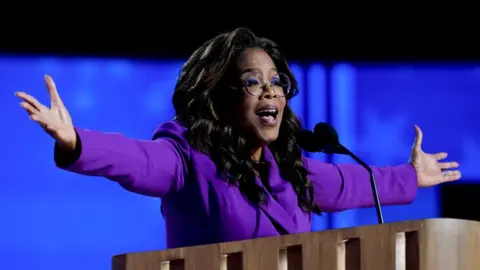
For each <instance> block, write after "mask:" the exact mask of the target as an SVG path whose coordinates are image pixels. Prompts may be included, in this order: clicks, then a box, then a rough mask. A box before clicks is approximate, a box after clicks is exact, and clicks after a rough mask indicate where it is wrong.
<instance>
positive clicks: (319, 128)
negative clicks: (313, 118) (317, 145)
mask: <svg viewBox="0 0 480 270" xmlns="http://www.w3.org/2000/svg"><path fill="white" fill-rule="evenodd" d="M313 130H314V132H315V137H316V138H317V140H319V141H321V142H323V144H325V145H332V146H333V145H335V146H336V145H338V144H339V143H340V139H339V138H338V133H337V131H336V130H335V128H334V127H332V126H331V125H330V124H327V123H318V124H316V125H315V128H314V129H313Z"/></svg>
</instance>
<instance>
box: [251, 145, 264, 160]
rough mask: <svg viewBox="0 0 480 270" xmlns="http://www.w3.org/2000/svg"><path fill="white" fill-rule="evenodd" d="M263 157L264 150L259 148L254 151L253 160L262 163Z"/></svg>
mask: <svg viewBox="0 0 480 270" xmlns="http://www.w3.org/2000/svg"><path fill="white" fill-rule="evenodd" d="M261 157H262V148H261V147H260V148H258V149H255V150H253V151H252V158H253V160H255V161H260V158H261Z"/></svg>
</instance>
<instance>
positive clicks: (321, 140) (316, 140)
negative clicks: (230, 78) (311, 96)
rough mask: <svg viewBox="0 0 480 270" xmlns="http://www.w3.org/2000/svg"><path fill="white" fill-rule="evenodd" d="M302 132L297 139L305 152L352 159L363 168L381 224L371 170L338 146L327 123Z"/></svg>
mask: <svg viewBox="0 0 480 270" xmlns="http://www.w3.org/2000/svg"><path fill="white" fill-rule="evenodd" d="M313 130H314V132H312V131H310V130H302V131H301V132H300V134H299V136H298V137H297V141H298V145H299V146H300V148H302V149H303V150H305V151H307V152H324V153H326V154H341V155H347V156H350V157H351V158H353V159H354V160H355V161H356V162H357V163H358V164H360V165H361V166H362V167H364V168H365V169H366V170H367V171H368V173H369V175H370V186H371V188H372V193H373V200H374V202H375V210H376V212H377V218H378V223H379V224H383V223H384V222H383V215H382V208H381V205H380V200H379V199H378V192H377V184H376V181H375V175H374V174H373V171H372V168H370V166H368V165H367V164H366V163H365V162H364V161H363V160H361V159H360V158H359V157H357V156H356V155H355V154H353V153H352V152H351V151H350V150H348V149H347V148H346V147H345V146H343V145H342V144H340V139H339V137H338V133H337V131H336V130H335V128H334V127H332V126H331V125H329V124H327V123H318V124H317V125H315V128H314V129H313Z"/></svg>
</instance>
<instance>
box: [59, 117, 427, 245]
mask: <svg viewBox="0 0 480 270" xmlns="http://www.w3.org/2000/svg"><path fill="white" fill-rule="evenodd" d="M76 131H77V133H78V137H79V142H80V143H79V146H80V149H81V152H80V153H79V157H78V158H77V159H75V160H74V161H73V162H70V163H69V164H63V165H60V164H59V163H58V162H57V165H58V166H59V167H61V168H63V169H66V170H69V171H72V172H75V173H79V174H83V175H92V176H103V177H106V178H108V179H110V180H113V181H116V182H118V183H119V184H120V185H121V186H122V187H124V188H125V189H127V190H129V191H132V192H135V193H139V194H144V195H147V196H154V197H160V198H162V207H163V214H164V217H165V222H166V230H167V247H168V248H174V247H183V246H192V245H200V244H209V243H218V242H227V241H235V240H244V239H251V238H256V237H267V236H277V235H280V234H283V233H288V234H294V233H303V232H309V231H310V227H311V220H312V216H311V214H310V213H305V212H303V211H302V210H301V209H300V208H299V207H298V204H297V196H296V194H295V192H294V190H293V188H292V186H291V185H290V183H289V182H287V181H285V180H284V179H282V178H281V176H280V173H279V168H278V167H277V164H276V162H275V160H274V158H273V156H272V153H271V152H270V151H269V149H268V148H267V147H265V149H264V152H265V154H264V158H265V161H267V162H269V163H270V164H271V165H270V166H271V167H270V173H269V175H270V178H269V183H270V186H271V190H272V191H271V193H269V194H268V198H267V199H268V203H266V204H263V205H260V206H256V205H253V204H251V203H249V202H248V201H247V200H246V199H245V197H244V196H243V195H242V194H241V192H240V191H239V190H238V188H237V187H234V186H229V185H228V184H227V183H226V181H224V179H222V176H221V174H219V173H218V172H217V170H216V167H215V165H214V163H213V162H212V161H211V159H210V158H209V157H208V156H206V155H205V154H203V153H200V152H198V151H196V150H194V149H192V148H191V147H190V145H189V144H188V142H187V141H186V139H185V136H184V135H185V131H186V128H185V127H183V126H182V125H180V124H179V123H178V122H176V121H170V122H166V123H164V124H163V125H161V126H160V127H159V128H158V129H157V131H156V133H155V134H156V135H155V137H156V138H157V139H156V140H154V141H144V140H135V139H130V138H127V137H125V136H123V135H120V134H115V133H101V132H96V131H89V130H85V129H80V128H77V129H76ZM58 152H59V150H58V149H56V155H59V154H58ZM304 161H305V162H304V163H305V166H306V167H307V169H308V170H309V171H310V172H311V175H310V180H311V182H312V183H313V186H314V190H315V193H314V194H315V203H316V204H317V205H318V206H319V207H320V209H321V210H322V211H324V212H333V211H342V210H346V209H352V208H360V207H370V206H373V205H374V203H373V199H372V192H371V189H370V182H369V175H368V173H367V172H366V170H365V169H364V168H362V167H360V166H357V165H350V164H345V165H334V164H329V163H324V162H320V161H317V160H313V159H309V158H304ZM373 170H374V173H375V177H376V180H377V184H378V193H379V197H380V201H381V203H382V204H384V205H391V204H407V203H410V202H412V201H413V199H414V198H415V195H416V191H417V178H416V173H415V170H414V168H413V167H412V166H411V165H410V164H404V165H400V166H394V167H393V166H392V167H384V168H373ZM257 183H258V184H259V185H261V186H263V184H262V182H261V181H260V180H259V179H257ZM275 195H276V196H275ZM274 197H275V198H274Z"/></svg>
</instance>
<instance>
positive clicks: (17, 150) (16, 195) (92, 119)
mask: <svg viewBox="0 0 480 270" xmlns="http://www.w3.org/2000/svg"><path fill="white" fill-rule="evenodd" d="M181 64H182V61H178V62H148V61H133V60H127V59H92V58H90V59H89V58H51V57H36V58H32V57H14V58H13V57H0V86H1V91H0V98H1V99H0V100H1V105H2V106H1V107H0V112H1V113H2V115H4V117H3V118H2V122H3V124H2V127H5V129H4V132H2V133H1V134H0V139H1V141H2V151H3V152H4V153H6V155H5V156H4V161H3V162H2V165H1V166H2V168H1V171H2V172H3V177H2V183H1V185H0V186H1V188H0V200H1V204H0V217H1V222H0V269H19V270H24V269H25V270H27V269H28V270H31V269H36V270H42V269H48V270H56V269H69V270H77V269H78V270H80V269H81V270H84V269H89V270H96V269H98V270H100V269H109V268H110V258H111V256H113V255H115V254H118V253H125V252H133V251H146V250H156V249H162V248H164V247H165V230H164V224H163V219H162V217H161V215H160V208H159V206H160V200H159V199H155V198H149V197H143V196H140V195H135V194H132V193H128V192H127V191H124V190H123V189H122V188H121V187H120V186H118V185H117V184H115V183H113V182H110V181H108V180H105V179H102V178H93V177H85V176H79V175H75V174H72V173H68V172H63V171H60V170H58V169H56V168H55V166H54V164H53V160H52V153H53V141H52V140H51V139H50V138H49V137H48V136H47V135H45V134H44V133H43V131H42V130H41V129H40V128H39V127H38V126H37V125H35V124H34V123H32V122H31V121H29V120H28V117H27V116H26V113H25V112H24V111H23V110H22V109H21V108H20V107H19V105H18V100H17V99H16V98H15V97H14V95H13V93H14V91H16V90H24V91H27V92H29V93H31V94H33V95H34V96H36V97H38V98H39V99H40V100H41V101H42V102H45V103H48V102H49V100H48V95H47V92H46V90H45V88H44V85H43V75H44V74H45V73H48V74H51V75H52V76H53V77H54V78H55V80H56V82H57V86H58V88H59V90H60V94H61V95H62V97H63V99H64V101H65V103H66V105H67V106H68V108H69V110H70V112H71V114H72V116H73V119H74V122H75V124H76V125H78V126H80V127H85V128H89V129H97V130H101V131H108V132H120V133H123V134H125V135H127V136H131V137H136V138H141V139H149V138H150V137H151V134H152V131H153V130H154V128H155V127H156V126H157V125H159V124H160V123H161V122H163V121H165V120H169V119H171V118H172V115H173V110H172V106H171V94H172V91H173V87H174V83H175V80H176V78H177V75H178V70H179V68H180V66H181ZM292 69H293V70H294V73H295V75H296V76H297V78H298V81H299V84H300V88H301V94H300V96H299V97H297V98H296V99H294V100H293V101H292V106H293V107H294V110H295V111H296V112H297V113H298V115H299V116H300V118H301V119H302V121H303V123H304V125H305V126H306V127H309V128H313V126H314V125H315V123H317V122H320V121H326V120H327V119H330V120H331V123H332V124H333V125H335V127H337V129H338V130H339V132H340V135H341V139H342V141H343V142H344V144H345V145H346V146H348V147H350V148H351V149H352V150H354V151H356V152H357V153H358V154H359V155H360V156H361V157H362V158H364V159H365V160H366V161H368V163H370V164H375V165H387V164H397V163H401V162H405V161H407V160H408V155H409V151H410V148H411V144H412V142H413V139H414V129H413V125H414V124H419V125H420V126H421V127H422V128H423V131H424V135H425V136H424V145H425V150H427V151H441V150H445V151H448V152H449V153H450V157H451V158H452V159H456V160H459V161H460V162H461V164H462V168H463V173H464V176H465V179H467V180H464V181H468V179H475V178H477V179H479V178H480V170H479V169H478V168H479V167H478V166H476V164H475V160H478V159H479V158H480V144H479V139H478V138H480V125H478V124H477V122H478V121H476V119H475V117H478V115H480V108H479V107H478V105H477V101H478V100H479V99H480V92H478V89H480V71H479V70H480V69H478V68H476V67H474V66H451V65H443V66H434V65H431V66H425V65H410V66H395V65H369V66H367V65H351V64H348V63H340V64H338V65H335V66H334V67H333V69H332V70H331V71H329V72H327V71H326V69H325V68H324V67H323V66H322V65H321V64H317V63H312V64H308V65H299V64H295V63H293V64H292ZM327 79H328V80H330V83H329V84H327ZM327 85H329V88H327ZM328 108H330V110H328ZM313 157H315V158H318V159H325V158H326V157H325V156H323V155H321V154H316V155H313ZM334 161H335V162H352V161H351V160H350V159H347V158H339V157H334ZM439 199H440V198H439V195H438V194H437V189H435V188H432V189H424V190H420V191H419V193H418V197H417V200H416V201H415V202H414V203H413V204H412V205H408V206H395V207H384V212H385V213H384V214H385V219H386V221H398V220H406V219H418V218H428V217H436V216H438V213H439V209H438V201H439ZM375 222H376V219H375V211H374V210H373V209H362V210H351V211H345V212H343V213H337V214H332V215H328V214H325V215H323V216H319V217H315V222H314V224H313V229H314V230H323V229H327V228H339V227H345V226H356V225H362V224H372V223H375Z"/></svg>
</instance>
